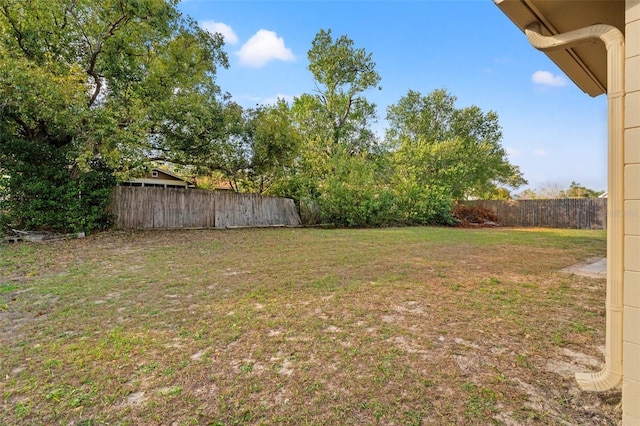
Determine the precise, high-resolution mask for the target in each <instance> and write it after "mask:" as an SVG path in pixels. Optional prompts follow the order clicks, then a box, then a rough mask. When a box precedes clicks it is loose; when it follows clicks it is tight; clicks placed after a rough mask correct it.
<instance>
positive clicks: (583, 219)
mask: <svg viewBox="0 0 640 426" xmlns="http://www.w3.org/2000/svg"><path fill="white" fill-rule="evenodd" d="M460 203H462V204H467V205H476V206H481V207H483V208H486V209H488V210H492V211H494V212H495V213H496V216H497V217H498V223H499V224H500V225H503V226H522V227H534V226H539V227H547V228H576V229H606V228H607V199H606V198H561V199H553V200H473V201H461V202H460Z"/></svg>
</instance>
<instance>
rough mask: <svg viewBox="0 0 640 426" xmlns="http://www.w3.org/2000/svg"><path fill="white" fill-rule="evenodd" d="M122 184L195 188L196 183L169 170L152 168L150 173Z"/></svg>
mask: <svg viewBox="0 0 640 426" xmlns="http://www.w3.org/2000/svg"><path fill="white" fill-rule="evenodd" d="M119 185H120V186H146V187H157V188H195V187H196V185H195V184H194V183H193V182H191V181H188V180H186V179H184V178H182V177H180V176H178V175H176V174H173V173H171V172H170V171H168V170H161V169H151V171H150V172H149V174H147V175H146V176H144V177H141V178H134V179H129V180H127V181H124V182H120V184H119Z"/></svg>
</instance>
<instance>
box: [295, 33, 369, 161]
mask: <svg viewBox="0 0 640 426" xmlns="http://www.w3.org/2000/svg"><path fill="white" fill-rule="evenodd" d="M307 56H308V58H309V71H311V73H312V74H313V78H314V80H315V83H316V88H317V90H318V94H317V95H315V96H313V97H307V99H304V100H303V102H304V104H305V109H312V110H314V111H315V112H317V113H319V115H318V118H317V119H318V120H320V121H321V122H320V123H318V124H320V125H319V126H316V127H317V128H318V129H321V130H322V131H323V132H322V133H321V134H320V135H321V136H323V139H325V137H326V136H329V138H326V139H325V140H331V141H332V142H333V144H334V145H337V144H342V145H343V146H346V147H348V148H349V149H350V150H351V151H353V152H360V151H363V150H366V149H367V148H368V147H369V146H370V145H371V144H372V142H373V141H374V138H373V133H372V132H371V130H370V129H369V125H370V124H371V121H372V120H375V105H374V104H371V103H369V102H367V100H366V99H365V98H364V97H362V96H361V94H362V93H363V92H365V91H367V90H369V89H371V88H375V87H376V86H377V85H378V83H379V82H380V75H379V74H378V73H377V72H376V70H375V65H376V64H375V62H373V59H372V57H371V54H370V53H367V52H366V51H365V50H364V49H362V48H355V47H354V43H353V40H351V39H350V38H348V37H347V36H346V35H342V36H341V37H339V38H337V39H335V40H334V39H333V37H332V36H331V30H326V31H325V30H320V31H319V32H318V33H317V34H316V36H315V38H314V39H313V41H312V43H311V49H310V50H309V52H308V55H307ZM314 103H315V105H314ZM327 132H328V133H329V134H328V135H327Z"/></svg>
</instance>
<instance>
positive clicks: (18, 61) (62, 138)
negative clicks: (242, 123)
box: [0, 0, 227, 228]
mask: <svg viewBox="0 0 640 426" xmlns="http://www.w3.org/2000/svg"><path fill="white" fill-rule="evenodd" d="M176 5H177V1H175V0H171V1H164V0H139V1H136V2H128V1H119V0H105V1H100V2H96V1H93V0H76V1H73V2H70V1H66V0H30V1H22V0H2V2H1V3H0V99H2V100H1V101H0V169H2V171H3V175H4V176H8V178H5V179H4V180H5V182H4V183H3V184H2V186H4V187H5V190H6V192H7V193H8V195H7V196H6V197H4V200H3V203H4V204H5V208H6V209H8V210H9V211H11V212H12V215H13V218H12V219H11V220H13V221H14V222H16V223H17V224H19V225H25V226H28V220H27V219H28V218H27V217H26V216H25V213H26V212H30V215H31V216H33V215H37V214H39V213H38V212H39V211H40V212H41V213H43V214H44V212H45V211H46V210H48V209H51V208H54V207H56V205H55V199H56V197H53V196H51V194H50V192H51V191H53V190H54V189H55V188H59V187H68V188H67V190H68V191H70V194H69V197H73V195H72V194H73V193H77V189H78V188H76V187H77V184H76V183H77V182H76V181H77V180H78V178H79V177H80V176H81V175H82V173H85V172H88V171H90V170H92V169H93V166H95V165H97V164H100V167H99V168H100V170H101V173H102V172H104V173H107V174H111V175H114V174H115V175H126V174H127V173H129V172H131V171H132V170H135V169H136V168H138V167H141V166H142V165H144V164H145V162H147V161H148V159H149V158H150V157H152V156H154V155H158V154H160V155H167V154H171V156H172V157H179V156H180V153H179V151H187V152H188V151H189V150H192V149H193V147H194V146H198V144H203V143H207V141H208V139H210V136H211V135H212V134H213V135H217V134H218V133H219V132H220V131H221V129H222V128H223V126H220V122H221V121H223V119H222V118H221V116H222V110H223V108H222V106H221V102H220V99H219V98H220V89H219V87H218V86H217V85H216V84H215V74H216V70H217V67H220V66H222V67H226V66H227V57H226V54H225V53H224V51H223V50H222V46H223V40H222V36H221V35H219V34H215V35H212V34H210V33H208V32H206V31H204V30H202V29H200V28H199V27H198V26H197V25H196V23H195V22H194V21H192V20H190V19H188V18H184V17H182V16H181V14H180V13H179V11H178V10H177V8H176ZM26 151H29V152H31V153H32V154H33V155H31V156H28V157H27V156H24V155H23V153H24V152H26ZM38 157H40V158H48V157H51V158H52V160H51V161H48V160H46V161H44V164H39V165H36V162H37V161H41V160H39V159H38V160H36V158H38ZM53 159H55V160H53ZM43 166H44V167H51V168H53V169H55V171H56V173H51V174H49V177H44V176H37V175H33V176H31V177H29V178H28V179H27V178H25V179H20V178H19V176H21V175H24V173H25V172H26V171H27V170H32V169H33V168H34V167H36V168H37V167H43ZM52 172H53V171H52ZM54 174H55V176H56V178H55V179H52V176H53V175H54ZM74 182H76V183H74ZM54 192H55V191H54ZM44 199H46V200H47V203H44V204H43V203H42V202H41V201H42V200H44ZM39 205H40V207H38V206H39ZM67 207H68V205H61V206H57V207H56V208H58V209H62V210H63V211H66V213H67V215H68V216H74V215H76V216H82V215H83V214H84V213H83V212H82V211H81V210H82V209H80V210H78V211H75V212H74V211H69V209H68V208H67ZM57 227H59V228H74V227H76V225H72V224H71V223H62V224H59V226H57Z"/></svg>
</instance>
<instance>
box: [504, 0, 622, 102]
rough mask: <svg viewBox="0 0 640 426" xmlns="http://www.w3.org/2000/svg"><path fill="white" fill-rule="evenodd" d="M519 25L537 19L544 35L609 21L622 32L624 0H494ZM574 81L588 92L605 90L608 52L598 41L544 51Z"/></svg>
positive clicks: (593, 92)
mask: <svg viewBox="0 0 640 426" xmlns="http://www.w3.org/2000/svg"><path fill="white" fill-rule="evenodd" d="M494 2H495V3H496V5H497V6H498V7H499V8H500V10H502V12H503V13H504V14H505V15H507V16H508V17H509V18H510V19H511V20H512V21H513V22H514V23H515V24H516V25H517V26H518V27H519V28H520V30H522V31H524V28H526V27H527V26H528V25H530V24H532V23H534V22H538V23H539V24H540V27H541V28H542V34H544V35H556V34H561V33H565V32H567V31H573V30H577V29H580V28H584V27H588V26H590V25H595V24H606V25H612V26H614V27H616V28H618V29H619V30H620V31H622V33H623V34H624V14H625V2H624V0H494ZM545 53H546V55H547V56H548V57H549V58H550V59H551V60H552V61H553V62H555V63H556V65H558V67H559V68H560V69H562V71H564V73H565V74H567V76H569V78H571V80H573V82H574V83H575V84H576V85H578V87H580V88H581V89H582V90H583V91H584V92H586V93H588V94H589V95H591V96H598V95H600V94H603V93H606V90H607V52H606V50H605V48H604V44H603V43H601V42H599V41H594V42H593V43H588V44H584V45H580V46H577V47H574V48H571V49H564V50H556V51H551V52H545Z"/></svg>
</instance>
